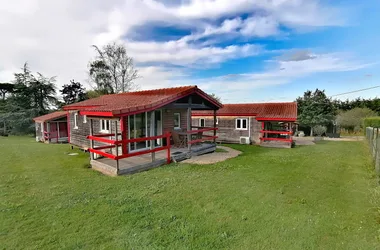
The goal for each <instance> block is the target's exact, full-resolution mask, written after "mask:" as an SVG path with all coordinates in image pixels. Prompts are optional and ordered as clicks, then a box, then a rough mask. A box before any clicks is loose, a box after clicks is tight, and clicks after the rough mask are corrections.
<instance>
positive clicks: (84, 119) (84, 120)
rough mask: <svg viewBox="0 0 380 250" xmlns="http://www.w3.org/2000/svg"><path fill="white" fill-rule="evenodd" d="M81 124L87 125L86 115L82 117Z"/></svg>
mask: <svg viewBox="0 0 380 250" xmlns="http://www.w3.org/2000/svg"><path fill="white" fill-rule="evenodd" d="M83 123H87V115H84V116H83Z"/></svg>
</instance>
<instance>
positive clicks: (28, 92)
mask: <svg viewBox="0 0 380 250" xmlns="http://www.w3.org/2000/svg"><path fill="white" fill-rule="evenodd" d="M93 48H94V50H95V53H96V56H95V58H94V59H92V60H90V61H89V63H88V76H89V81H90V85H91V86H92V89H90V90H86V89H85V88H84V86H83V85H82V84H81V83H80V82H77V81H75V80H71V81H70V82H69V83H67V84H64V85H63V86H62V88H61V89H60V90H59V93H60V94H61V97H62V98H59V97H58V95H57V93H58V91H57V85H56V82H57V81H56V77H46V76H44V75H43V74H42V73H39V72H37V73H33V72H32V71H31V69H30V67H29V65H28V63H25V64H24V65H23V67H22V68H21V71H20V72H17V73H15V74H14V79H13V81H12V82H9V83H0V97H1V99H0V135H1V134H8V133H11V134H32V133H34V124H33V120H32V119H33V118H34V117H37V116H41V115H45V114H47V113H49V112H51V111H54V110H58V109H60V108H61V107H62V106H64V105H67V104H72V103H75V102H78V101H83V100H86V99H89V98H95V97H98V96H100V95H104V94H114V93H121V92H128V91H131V90H135V89H137V88H138V86H137V85H136V84H135V82H134V80H136V79H137V78H138V77H139V75H138V71H137V70H136V69H135V67H134V63H133V59H132V58H131V57H129V56H128V54H127V51H126V48H125V46H123V45H121V44H116V43H110V44H107V45H105V46H104V47H102V48H99V47H98V46H93Z"/></svg>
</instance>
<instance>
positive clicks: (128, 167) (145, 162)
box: [91, 143, 216, 176]
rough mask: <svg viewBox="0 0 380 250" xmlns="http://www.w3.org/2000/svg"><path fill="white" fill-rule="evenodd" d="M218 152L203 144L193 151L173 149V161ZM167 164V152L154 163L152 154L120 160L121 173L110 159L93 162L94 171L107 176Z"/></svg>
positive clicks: (162, 152)
mask: <svg viewBox="0 0 380 250" xmlns="http://www.w3.org/2000/svg"><path fill="white" fill-rule="evenodd" d="M215 150H216V144H214V143H202V144H198V145H193V146H192V147H191V151H190V152H189V150H188V148H172V149H171V154H170V156H171V161H173V162H179V161H183V160H186V159H189V158H191V157H192V156H198V155H203V154H207V153H212V152H214V151H215ZM166 162H167V152H166V150H165V151H159V152H156V153H155V160H154V161H152V153H149V154H143V155H139V156H133V157H128V158H124V159H120V160H119V171H117V161H116V160H113V159H109V158H106V157H105V158H101V159H96V160H91V166H92V168H93V169H95V170H97V171H100V172H102V173H104V174H107V175H112V176H116V175H124V174H134V173H138V172H142V171H146V170H149V169H152V168H156V167H159V166H162V165H165V164H166Z"/></svg>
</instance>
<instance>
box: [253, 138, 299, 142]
mask: <svg viewBox="0 0 380 250" xmlns="http://www.w3.org/2000/svg"><path fill="white" fill-rule="evenodd" d="M260 140H262V141H285V142H292V141H293V139H286V138H269V137H261V138H260Z"/></svg>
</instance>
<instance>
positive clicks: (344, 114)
mask: <svg viewBox="0 0 380 250" xmlns="http://www.w3.org/2000/svg"><path fill="white" fill-rule="evenodd" d="M371 116H376V112H374V111H372V110H370V109H369V108H354V109H351V110H348V111H341V112H340V113H339V114H338V116H337V118H336V123H337V125H338V126H340V127H342V128H345V129H348V131H350V132H353V131H359V130H360V128H361V127H362V126H363V119H364V118H366V117H371Z"/></svg>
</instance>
